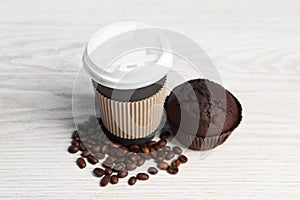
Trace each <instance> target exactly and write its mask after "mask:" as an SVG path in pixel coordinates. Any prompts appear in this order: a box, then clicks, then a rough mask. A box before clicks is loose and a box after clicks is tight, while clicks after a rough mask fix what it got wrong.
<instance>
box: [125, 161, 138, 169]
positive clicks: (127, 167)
mask: <svg viewBox="0 0 300 200" xmlns="http://www.w3.org/2000/svg"><path fill="white" fill-rule="evenodd" d="M136 167H137V166H136V164H135V163H131V164H126V166H125V169H126V170H127V171H133V170H135V169H136Z"/></svg>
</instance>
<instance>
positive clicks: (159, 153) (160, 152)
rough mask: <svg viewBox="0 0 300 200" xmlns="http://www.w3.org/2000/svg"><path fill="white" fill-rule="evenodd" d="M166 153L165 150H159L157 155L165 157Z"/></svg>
mask: <svg viewBox="0 0 300 200" xmlns="http://www.w3.org/2000/svg"><path fill="white" fill-rule="evenodd" d="M165 155H166V152H165V151H163V150H160V151H157V156H158V157H165Z"/></svg>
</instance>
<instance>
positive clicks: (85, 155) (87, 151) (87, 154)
mask: <svg viewBox="0 0 300 200" xmlns="http://www.w3.org/2000/svg"><path fill="white" fill-rule="evenodd" d="M91 154H92V153H91V152H90V151H89V150H85V151H83V152H82V153H81V156H82V157H84V158H87V157H88V156H89V155H91Z"/></svg>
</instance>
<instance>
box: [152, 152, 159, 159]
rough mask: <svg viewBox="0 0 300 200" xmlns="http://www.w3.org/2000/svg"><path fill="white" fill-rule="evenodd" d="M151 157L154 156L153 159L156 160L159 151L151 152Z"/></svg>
mask: <svg viewBox="0 0 300 200" xmlns="http://www.w3.org/2000/svg"><path fill="white" fill-rule="evenodd" d="M151 155H152V158H154V159H156V158H157V157H158V156H157V151H153V152H151Z"/></svg>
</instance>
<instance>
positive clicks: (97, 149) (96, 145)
mask: <svg viewBox="0 0 300 200" xmlns="http://www.w3.org/2000/svg"><path fill="white" fill-rule="evenodd" d="M100 150H101V146H100V145H99V144H93V147H92V151H93V152H95V153H96V152H100Z"/></svg>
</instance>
